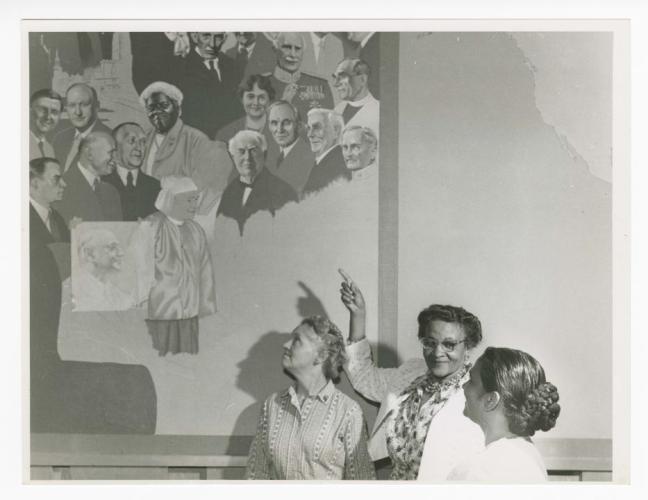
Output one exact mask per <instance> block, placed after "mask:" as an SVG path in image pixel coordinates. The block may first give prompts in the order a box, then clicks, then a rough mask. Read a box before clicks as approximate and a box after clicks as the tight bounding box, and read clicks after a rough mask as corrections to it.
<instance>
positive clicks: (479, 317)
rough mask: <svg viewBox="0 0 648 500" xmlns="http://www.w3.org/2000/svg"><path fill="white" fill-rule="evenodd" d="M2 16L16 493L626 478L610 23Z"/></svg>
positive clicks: (622, 63) (619, 179) (622, 183)
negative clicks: (17, 179)
mask: <svg viewBox="0 0 648 500" xmlns="http://www.w3.org/2000/svg"><path fill="white" fill-rule="evenodd" d="M342 17H343V16H342ZM354 24H357V26H358V27H361V28H363V29H365V28H367V30H365V31H337V30H338V29H339V30H342V29H349V28H350V27H352V26H354ZM322 27H323V28H322ZM371 27H374V29H375V31H369V30H368V28H371ZM192 28H194V29H195V30H196V31H191V29H192ZM203 28H212V29H222V30H223V31H198V29H203ZM240 28H247V29H249V31H245V32H241V31H234V29H240ZM254 28H256V29H254ZM307 28H311V29H324V28H326V29H329V30H330V31H317V32H315V31H301V30H300V29H304V30H305V29H307ZM84 29H88V30H90V31H83V30H84ZM99 29H102V30H104V31H98V30H99ZM158 29H159V30H160V31H156V30H158ZM164 29H168V30H173V29H175V30H180V31H163V30H164ZM265 29H273V30H274V31H263V30H265ZM21 30H22V42H23V47H22V49H23V52H22V59H23V79H22V91H23V97H22V100H21V106H22V107H23V109H22V113H23V116H24V117H25V121H24V122H23V125H22V128H21V134H22V153H23V154H22V163H21V165H22V167H21V168H20V173H21V176H22V177H24V179H23V181H24V182H22V181H21V185H23V186H25V189H24V190H23V192H22V198H21V203H22V207H21V208H20V210H21V212H22V214H23V235H24V242H25V246H24V258H25V260H26V264H25V265H26V266H28V270H27V271H25V273H26V274H25V276H26V280H23V283H22V286H23V293H24V296H25V299H24V303H25V304H24V307H25V314H24V316H25V318H26V320H27V323H25V326H24V328H23V335H24V337H25V340H24V342H23V353H22V356H23V364H24V369H23V378H24V380H23V381H22V387H23V392H22V395H23V399H24V403H23V408H24V410H25V414H24V415H23V430H22V433H23V437H24V440H25V443H26V444H25V456H24V457H23V460H22V463H23V469H24V471H23V478H22V480H23V482H24V483H26V484H28V485H38V484H47V485H50V487H52V488H56V487H57V485H68V484H69V485H73V484H78V483H79V482H81V483H82V484H84V485H86V484H93V485H94V484H97V485H104V484H112V483H121V482H124V481H128V482H129V484H130V483H133V482H134V483H136V484H145V485H146V484H152V483H155V484H174V483H175V482H178V481H182V482H189V483H190V484H197V485H198V484H204V483H207V484H212V483H215V484H216V483H217V484H219V485H221V484H225V483H232V484H237V485H251V484H256V483H257V482H259V481H261V482H263V484H272V485H275V484H281V483H283V482H286V481H289V482H304V484H312V483H313V482H315V483H316V484H318V485H323V484H347V483H354V484H358V483H360V484H363V485H364V484H423V485H428V486H429V485H455V486H461V485H475V484H478V485H485V484H488V485H519V484H525V485H542V484H545V485H547V484H556V483H565V482H566V483H571V484H573V485H575V484H576V483H578V484H581V483H589V484H599V485H601V484H603V485H618V484H628V483H629V481H630V479H629V478H630V474H629V467H630V465H629V464H630V456H629V449H630V440H629V431H628V430H627V429H628V428H629V427H628V426H629V420H630V419H629V396H627V395H626V393H625V392H624V391H626V390H627V386H628V385H629V382H630V378H629V368H628V364H629V356H630V348H629V339H630V332H629V327H628V326H627V324H626V323H625V322H623V323H622V326H621V327H619V324H620V323H619V317H620V315H621V316H624V315H627V310H628V308H629V303H626V302H624V301H628V300H629V299H628V297H627V294H628V293H629V292H628V291H627V290H625V289H624V287H626V288H627V287H628V282H627V280H629V276H628V275H627V266H629V262H626V261H623V260H622V261H621V264H619V258H621V259H627V252H628V250H627V249H625V247H622V248H621V251H620V248H619V241H618V237H617V235H618V234H619V233H618V231H625V230H626V229H623V228H626V227H629V226H628V225H629V222H628V221H629V211H628V208H627V207H626V206H625V204H622V203H620V200H622V199H623V198H622V197H620V196H619V193H620V192H621V193H622V195H623V191H620V190H621V189H627V186H628V184H629V176H630V172H629V161H628V152H627V151H625V150H626V149H627V147H628V141H627V140H624V139H622V138H620V134H619V130H621V131H622V132H623V133H627V131H628V130H629V121H628V120H629V118H628V117H629V109H628V105H627V102H626V100H627V98H628V95H629V92H630V90H629V89H630V84H629V81H628V78H627V74H628V71H629V70H628V68H629V62H628V61H629V53H630V44H629V41H628V37H629V31H630V25H629V22H628V21H627V20H621V19H616V20H612V19H606V20H603V19H598V20H589V21H588V20H562V21H557V20H556V21H555V22H554V21H551V20H546V21H543V22H539V21H536V22H533V21H531V20H528V21H524V20H517V21H508V22H501V23H499V24H498V23H497V22H493V23H492V25H481V24H479V23H470V22H468V21H464V22H461V21H447V22H446V23H444V22H443V21H440V20H439V21H435V22H432V21H430V20H428V21H427V22H424V21H419V22H412V21H410V22H407V21H403V20H402V21H398V20H392V21H387V20H384V21H382V22H373V23H372V22H370V21H363V22H360V21H358V22H357V23H353V22H349V21H346V22H345V21H344V20H343V19H340V20H338V21H335V20H328V21H326V22H322V21H319V22H318V21H316V20H311V21H308V20H300V21H293V22H288V21H287V20H280V19H276V20H274V21H273V22H265V23H264V22H262V21H250V20H248V21H243V20H239V21H236V20H229V21H227V20H219V21H217V20H213V21H209V20H207V19H206V20H195V21H191V20H183V21H180V20H178V21H172V20H167V21H151V22H144V21H135V20H133V21H100V20H97V21H92V22H84V21H81V20H74V21H73V20H69V21H57V22H53V21H47V20H29V21H28V20H24V21H23V22H22V23H21ZM182 30H184V31H182ZM619 96H622V97H619ZM624 151H625V153H624ZM625 196H629V194H627V193H626V194H625ZM619 255H621V257H619ZM619 287H621V289H622V293H620V294H619V293H618V292H617V290H618V288H619ZM626 321H627V320H626ZM623 325H625V326H623ZM623 360H626V362H625V363H623ZM619 384H624V387H623V388H622V389H621V392H619ZM620 428H624V429H626V430H625V431H623V432H621V433H620V432H619V429H620ZM433 493H434V492H433V490H430V494H433Z"/></svg>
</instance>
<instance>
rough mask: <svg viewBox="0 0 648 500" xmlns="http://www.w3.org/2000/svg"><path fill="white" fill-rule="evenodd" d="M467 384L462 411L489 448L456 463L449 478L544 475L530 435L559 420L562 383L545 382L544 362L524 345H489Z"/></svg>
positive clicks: (505, 479)
mask: <svg viewBox="0 0 648 500" xmlns="http://www.w3.org/2000/svg"><path fill="white" fill-rule="evenodd" d="M463 390H464V393H465V396H466V407H465V409H464V415H466V416H467V417H468V418H470V419H471V420H472V421H474V422H476V423H477V424H479V426H480V427H481V428H482V430H483V431H484V435H485V437H486V448H485V449H484V451H482V452H480V453H479V454H477V455H476V456H474V457H473V458H472V459H470V460H468V461H466V462H465V463H463V464H461V465H459V466H457V467H456V468H455V469H454V470H453V471H452V473H451V474H450V476H449V479H451V480H455V481H480V482H494V483H514V482H517V483H520V482H522V483H538V482H542V481H546V480H547V470H546V467H545V464H544V461H543V460H542V457H541V456H540V453H539V452H538V450H537V449H536V447H535V446H534V444H533V441H532V440H531V436H533V435H534V434H535V432H536V431H539V430H542V431H548V430H549V429H551V428H553V427H554V425H556V419H557V418H558V415H560V405H559V404H558V399H559V397H558V389H556V387H555V386H554V385H553V384H551V383H550V382H547V380H546V378H545V372H544V370H543V368H542V366H541V365H540V363H539V362H538V361H537V360H536V359H535V358H534V357H532V356H531V355H529V354H527V353H525V352H522V351H517V350H515V349H506V348H502V347H489V348H488V349H486V351H485V352H484V354H482V356H481V357H480V358H479V359H478V360H477V362H476V363H475V366H474V367H473V368H472V370H470V378H469V380H468V381H467V382H466V383H465V384H464V385H463Z"/></svg>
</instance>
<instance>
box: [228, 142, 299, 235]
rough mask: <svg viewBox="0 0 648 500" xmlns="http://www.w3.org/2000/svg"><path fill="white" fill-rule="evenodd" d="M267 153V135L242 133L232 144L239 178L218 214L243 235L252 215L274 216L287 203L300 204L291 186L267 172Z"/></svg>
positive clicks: (230, 147) (231, 187)
mask: <svg viewBox="0 0 648 500" xmlns="http://www.w3.org/2000/svg"><path fill="white" fill-rule="evenodd" d="M267 151H268V145H267V143H266V140H265V137H264V136H263V134H260V133H258V132H254V131H252V130H242V131H240V132H239V133H237V134H236V135H235V136H234V137H232V139H230V141H229V152H230V154H231V155H232V158H233V159H234V164H235V165H236V170H237V171H238V174H239V177H238V178H236V179H234V180H233V181H232V182H231V183H230V184H229V185H228V186H227V189H225V191H224V192H223V197H222V198H221V202H220V205H219V207H218V214H219V215H223V216H225V217H230V218H232V219H234V220H236V221H237V222H238V225H239V230H240V232H241V234H243V226H244V225H245V221H246V220H247V219H248V218H249V217H250V216H251V215H252V214H254V213H256V212H260V211H267V212H270V213H271V214H272V215H273V216H274V214H275V212H276V211H277V210H279V209H280V208H281V207H283V206H284V205H285V204H286V203H288V202H290V201H297V194H296V193H295V191H294V190H293V189H292V188H291V187H290V185H289V184H287V183H286V182H284V181H282V180H281V179H279V178H278V177H276V176H274V175H273V174H271V173H270V171H268V169H267V168H265V162H266V153H267Z"/></svg>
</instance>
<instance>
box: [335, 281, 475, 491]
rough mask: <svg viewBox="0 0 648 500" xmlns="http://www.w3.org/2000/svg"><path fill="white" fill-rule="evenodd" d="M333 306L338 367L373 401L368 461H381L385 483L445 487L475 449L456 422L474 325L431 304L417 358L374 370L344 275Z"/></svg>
mask: <svg viewBox="0 0 648 500" xmlns="http://www.w3.org/2000/svg"><path fill="white" fill-rule="evenodd" d="M340 273H341V274H342V276H343V277H344V282H343V283H342V285H341V290H340V294H341V299H342V302H343V303H344V305H345V306H346V308H347V309H348V310H349V313H350V329H349V330H350V331H349V340H348V345H347V356H348V359H349V360H348V364H347V366H346V367H345V369H346V372H347V375H348V376H349V380H350V381H351V384H352V385H353V388H354V389H355V390H356V391H358V392H359V393H360V394H362V395H363V396H364V397H366V398H367V399H370V400H372V401H376V402H380V403H381V405H380V410H379V411H378V415H377V417H376V421H375V424H374V428H373V431H372V432H371V436H370V440H369V444H368V448H369V454H370V456H371V458H372V459H373V460H374V461H376V460H380V459H383V458H386V457H389V458H390V459H391V462H392V466H393V468H392V473H391V479H410V480H413V479H419V480H424V481H445V480H446V478H447V476H448V474H449V473H450V472H451V470H452V469H453V468H454V467H455V466H457V465H458V464H459V463H461V462H463V461H464V460H465V459H467V458H468V457H470V456H473V455H474V454H475V453H477V452H479V451H480V450H481V449H483V446H484V444H483V442H484V435H483V433H482V432H481V430H480V428H479V427H478V426H477V425H476V424H475V423H474V422H471V421H470V420H469V419H467V418H465V417H464V416H463V409H464V405H465V401H466V400H465V397H464V394H463V391H462V390H461V387H462V385H463V384H464V383H465V382H466V381H467V380H468V376H469V370H470V367H471V365H470V364H469V362H468V355H469V353H470V351H471V350H472V349H473V348H474V347H475V346H476V345H477V344H478V343H479V342H480V341H481V336H482V335H481V323H480V322H479V319H478V318H477V317H476V316H475V315H473V314H471V313H469V312H468V311H466V310H465V309H462V308H461V307H454V306H446V305H436V304H435V305H431V306H429V307H427V308H425V309H423V311H421V313H420V314H419V316H418V338H419V341H420V343H421V348H422V354H423V358H424V359H413V360H410V361H407V362H405V363H404V364H403V365H401V366H400V367H398V368H378V367H376V365H375V364H374V363H373V361H372V358H371V350H370V347H369V342H368V341H367V339H366V338H365V317H366V309H365V302H364V298H363V297H362V292H361V291H360V289H359V288H358V286H357V285H356V284H355V283H354V282H353V281H352V280H351V278H350V277H349V275H348V274H346V273H345V272H344V271H342V270H340Z"/></svg>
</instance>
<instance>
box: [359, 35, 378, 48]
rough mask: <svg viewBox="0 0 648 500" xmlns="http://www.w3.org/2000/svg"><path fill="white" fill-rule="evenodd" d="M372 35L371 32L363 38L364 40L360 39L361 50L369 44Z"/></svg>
mask: <svg viewBox="0 0 648 500" xmlns="http://www.w3.org/2000/svg"><path fill="white" fill-rule="evenodd" d="M374 33H375V31H372V32H371V33H369V34H368V35H367V36H366V37H364V38H363V39H362V41H361V42H360V47H361V48H363V49H364V47H365V45H367V43H369V39H370V38H371V37H372V35H373V34H374Z"/></svg>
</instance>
